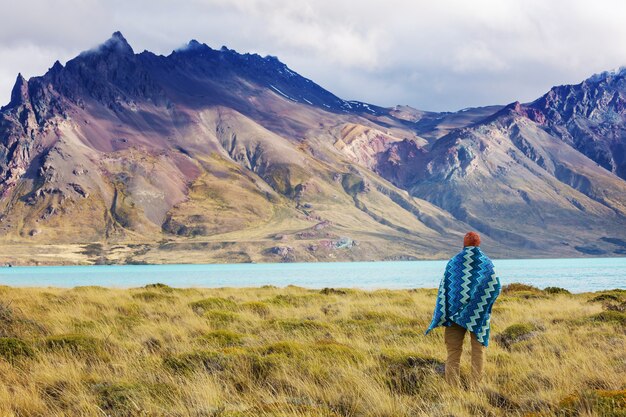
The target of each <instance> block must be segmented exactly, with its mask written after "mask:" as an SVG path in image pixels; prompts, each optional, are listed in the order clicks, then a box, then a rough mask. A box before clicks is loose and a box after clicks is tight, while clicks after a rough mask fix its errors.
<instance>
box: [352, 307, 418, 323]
mask: <svg viewBox="0 0 626 417" xmlns="http://www.w3.org/2000/svg"><path fill="white" fill-rule="evenodd" d="M351 317H352V319H353V320H356V321H364V322H370V323H385V324H388V325H395V326H399V327H402V326H417V325H420V324H422V323H421V322H420V320H417V319H413V318H410V317H405V316H400V315H398V314H395V313H391V312H388V311H376V310H365V311H356V312H354V313H352V315H351Z"/></svg>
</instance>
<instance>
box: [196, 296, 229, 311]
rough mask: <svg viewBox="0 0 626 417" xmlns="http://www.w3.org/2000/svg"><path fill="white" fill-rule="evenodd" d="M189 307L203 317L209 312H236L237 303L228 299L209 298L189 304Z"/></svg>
mask: <svg viewBox="0 0 626 417" xmlns="http://www.w3.org/2000/svg"><path fill="white" fill-rule="evenodd" d="M189 307H191V309H192V310H193V311H194V312H195V313H196V314H198V315H203V314H204V313H205V312H206V311H208V310H235V309H237V303H236V302H234V301H232V300H229V299H227V298H221V297H209V298H205V299H202V300H199V301H194V302H193V303H189Z"/></svg>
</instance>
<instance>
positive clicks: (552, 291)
mask: <svg viewBox="0 0 626 417" xmlns="http://www.w3.org/2000/svg"><path fill="white" fill-rule="evenodd" d="M543 292H545V293H547V294H571V292H569V291H568V290H566V289H565V288H561V287H546V288H544V289H543Z"/></svg>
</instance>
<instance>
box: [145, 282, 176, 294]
mask: <svg viewBox="0 0 626 417" xmlns="http://www.w3.org/2000/svg"><path fill="white" fill-rule="evenodd" d="M144 288H145V289H147V290H159V291H163V292H173V291H174V288H172V287H170V286H169V285H166V284H161V283H160V282H157V283H156V284H148V285H146V286H144Z"/></svg>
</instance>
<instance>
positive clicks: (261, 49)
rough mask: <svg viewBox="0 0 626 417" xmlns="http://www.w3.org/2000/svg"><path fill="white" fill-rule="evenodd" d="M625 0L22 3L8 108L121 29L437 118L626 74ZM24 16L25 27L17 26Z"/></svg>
mask: <svg viewBox="0 0 626 417" xmlns="http://www.w3.org/2000/svg"><path fill="white" fill-rule="evenodd" d="M625 15H626V3H624V2H622V1H621V0H596V1H594V2H589V1H588V0H552V1H549V2H546V1H545V0H507V1H498V0H472V1H466V0H441V1H437V2H432V1H424V0H413V1H408V0H386V1H384V2H381V1H379V0H377V1H374V0H361V1H359V2H354V1H351V0H299V1H294V0H177V1H172V0H125V1H124V0H108V1H107V0H59V1H56V2H50V1H47V0H22V1H19V2H11V3H9V4H7V5H3V13H2V15H0V102H2V103H5V102H7V101H8V97H9V94H10V89H11V87H12V84H13V82H14V80H15V76H16V75H17V73H18V72H22V73H23V74H24V75H25V76H34V75H39V74H41V73H43V72H45V70H46V69H47V68H48V67H49V66H51V65H52V63H53V62H54V60H56V59H59V60H61V61H62V62H64V61H66V60H67V59H69V58H71V57H73V56H75V55H77V54H78V53H79V52H80V51H82V50H86V49H89V48H92V47H94V46H95V45H97V44H99V43H101V42H103V41H104V40H105V39H107V38H108V37H109V36H110V34H111V33H112V32H113V31H115V30H121V31H122V32H123V33H124V35H125V36H126V38H127V39H128V40H129V42H130V43H131V45H132V46H133V48H134V49H135V51H142V50H144V49H148V50H151V51H154V52H155V53H162V54H168V53H169V52H170V51H172V50H173V49H176V48H178V47H180V46H181V45H182V44H184V43H186V42H187V41H188V40H190V39H192V38H193V39H197V40H199V41H201V42H206V43H207V44H209V45H210V46H213V47H216V48H219V47H220V46H221V45H226V46H228V47H230V48H234V49H236V50H238V51H240V52H257V53H260V54H262V55H265V54H270V55H275V56H278V57H279V58H280V59H281V60H282V61H283V62H285V63H286V64H287V65H289V66H290V67H291V68H292V69H294V70H295V71H297V72H299V73H301V74H302V75H304V76H306V77H308V78H311V79H313V80H314V81H316V82H318V83H319V84H321V85H322V86H324V87H325V88H328V89H329V90H331V91H332V92H334V93H336V94H338V95H339V96H341V97H344V98H347V99H356V100H363V101H368V102H372V103H376V104H381V105H394V104H409V105H412V106H414V107H418V108H422V109H428V110H455V109H459V108H463V107H468V106H478V105H488V104H494V103H508V102H511V101H514V100H520V101H528V100H532V99H534V98H536V97H538V96H539V95H541V94H543V93H544V92H545V91H546V90H547V89H549V88H550V87H551V86H552V85H557V84H565V83H575V82H579V81H581V80H582V79H584V78H586V77H588V76H589V75H591V74H593V73H596V72H600V71H603V70H606V69H610V68H614V67H618V66H620V65H626V49H624V48H623V46H622V45H623V44H624V43H625V41H626V25H624V24H623V22H622V21H623V16H625ZM16 16H19V19H18V18H16Z"/></svg>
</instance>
